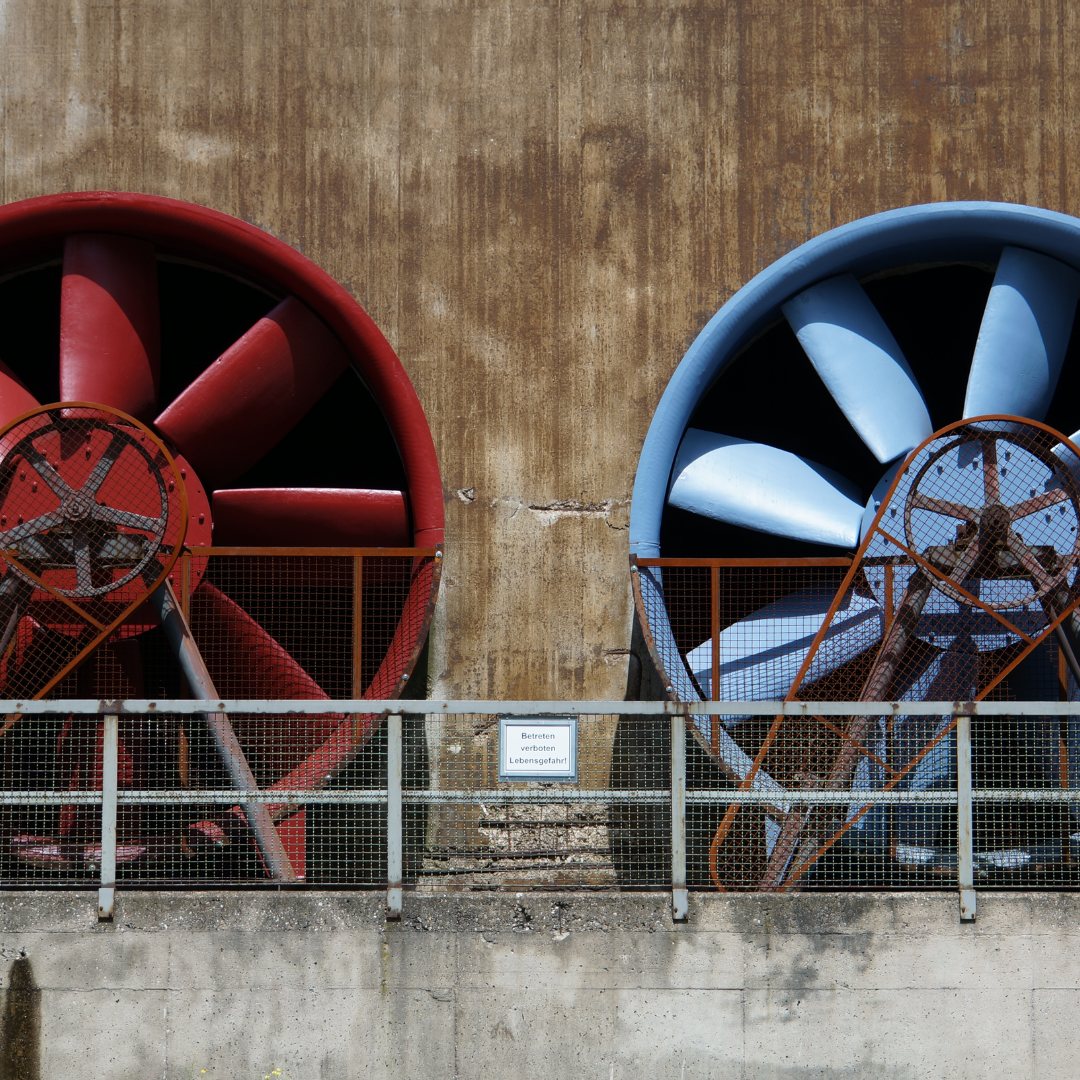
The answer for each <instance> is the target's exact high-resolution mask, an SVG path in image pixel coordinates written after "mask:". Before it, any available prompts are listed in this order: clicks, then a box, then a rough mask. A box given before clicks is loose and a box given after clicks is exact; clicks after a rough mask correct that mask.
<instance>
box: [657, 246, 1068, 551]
mask: <svg viewBox="0 0 1080 1080" xmlns="http://www.w3.org/2000/svg"><path fill="white" fill-rule="evenodd" d="M992 284H993V272H992V271H990V270H988V269H984V268H981V267H975V266H967V265H950V266H939V267H933V268H929V269H919V270H913V271H910V272H898V273H893V274H889V275H887V276H882V277H878V278H875V279H873V280H869V281H866V282H864V288H865V289H866V292H867V294H868V295H869V297H870V299H871V300H872V301H873V302H874V304H875V306H876V307H877V309H878V311H879V312H880V313H881V316H882V318H883V319H884V320H885V322H886V324H887V325H888V327H889V329H890V330H891V331H892V333H893V335H894V336H895V338H896V341H897V343H898V344H899V346H900V348H901V349H902V350H903V352H904V355H905V356H906V357H907V359H908V362H909V363H910V364H911V367H912V370H913V371H914V373H915V376H916V378H917V379H918V382H919V386H920V387H921V389H922V392H923V395H924V397H925V399H926V404H927V407H928V409H929V411H930V418H931V420H932V422H933V425H934V429H935V430H937V429H939V428H941V427H943V426H945V425H946V424H948V423H950V422H952V421H954V420H958V419H959V418H960V416H961V414H962V412H963V404H964V394H965V389H966V385H967V377H968V369H969V367H970V363H971V356H972V353H973V352H974V349H975V342H976V340H977V338H978V335H979V323H980V321H981V319H982V314H983V308H984V307H985V304H986V298H987V295H988V294H989V291H990V286H991V285H992ZM1078 402H1080V335H1077V333H1076V330H1075V327H1074V330H1073V335H1072V338H1071V340H1070V342H1069V350H1068V353H1067V355H1066V358H1065V364H1064V367H1063V370H1062V374H1061V379H1060V381H1059V383H1058V387H1057V392H1056V394H1055V396H1054V400H1053V403H1052V405H1051V407H1050V411H1049V414H1048V415H1047V417H1046V423H1048V424H1049V425H1050V426H1051V427H1054V428H1056V429H1057V430H1059V431H1062V432H1063V433H1064V434H1066V435H1068V434H1071V433H1072V432H1073V431H1075V430H1076V429H1077V428H1078V427H1080V405H1078V404H1077V403H1078ZM690 426H691V427H696V428H702V429H704V430H707V431H716V432H721V433H723V434H725V435H734V436H736V437H738V438H742V439H749V440H752V441H755V442H762V443H767V444H769V445H772V446H778V447H780V448H781V449H784V450H790V451H791V452H792V453H796V454H801V455H803V456H805V457H808V458H810V459H811V460H814V461H817V462H819V463H820V464H822V465H825V466H828V467H829V468H831V469H834V470H835V471H836V472H838V473H840V474H841V475H842V476H844V477H846V478H847V479H848V480H850V481H852V482H853V483H854V484H856V485H857V486H858V487H859V488H860V489H861V491H862V494H863V498H868V497H869V495H870V492H871V491H872V490H873V488H874V485H875V484H876V483H877V482H878V481H879V480H880V479H881V477H882V474H883V473H884V471H885V469H884V467H883V466H882V465H881V464H880V463H879V462H878V461H877V460H876V459H875V458H874V456H873V455H872V454H871V453H870V451H869V450H868V449H867V448H866V447H865V446H864V445H863V443H862V441H861V440H860V439H859V437H858V436H857V435H856V434H855V431H854V429H853V428H852V427H851V425H850V424H849V423H848V422H847V420H846V419H845V418H844V415H843V414H842V413H841V411H840V409H839V407H838V406H837V405H836V403H835V402H834V401H833V399H832V398H831V397H830V396H829V393H828V391H827V390H826V389H825V387H824V385H823V384H822V382H821V380H820V379H819V378H818V376H817V374H816V372H815V371H814V369H813V367H812V365H811V363H810V361H809V360H808V359H807V357H806V354H805V353H804V352H803V351H802V349H801V348H800V346H799V343H798V341H797V339H796V337H795V334H794V332H793V331H792V330H791V328H790V327H789V326H788V324H787V322H786V320H784V319H781V320H779V321H778V322H777V323H775V324H774V325H773V326H771V327H770V328H769V329H768V330H766V331H765V332H764V333H763V334H761V335H760V336H759V337H758V338H756V339H755V340H754V341H753V342H751V344H750V345H748V346H747V347H746V348H745V349H744V350H743V351H742V353H740V354H739V356H737V357H736V358H735V359H734V360H733V361H732V362H731V363H730V364H729V365H728V366H727V367H726V368H725V370H724V372H723V373H722V374H721V375H720V377H719V378H718V379H717V380H716V382H715V383H714V384H713V386H712V387H711V389H710V390H709V391H708V393H706V394H705V396H704V397H703V398H702V400H701V402H700V403H699V405H698V407H697V409H696V410H695V412H694V415H693V418H692V419H691V421H690ZM661 551H662V553H663V555H664V556H665V557H676V558H677V557H684V558H686V557H706V556H711V557H724V558H777V557H788V558H793V557H802V556H822V555H832V554H837V555H839V554H847V552H845V551H842V550H835V549H830V548H826V547H823V546H820V545H817V544H807V543H801V542H797V541H792V540H785V539H783V538H781V537H773V536H767V535H765V534H763V533H757V532H753V531H751V530H749V529H741V528H738V527H736V526H732V525H726V524H722V523H720V522H715V521H709V520H708V519H706V518H703V517H699V516H698V515H696V514H691V513H688V512H687V511H683V510H677V509H675V508H673V507H668V508H667V509H666V510H665V512H664V521H663V526H662V529H661Z"/></svg>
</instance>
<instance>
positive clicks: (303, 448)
mask: <svg viewBox="0 0 1080 1080" xmlns="http://www.w3.org/2000/svg"><path fill="white" fill-rule="evenodd" d="M60 280H61V270H60V266H59V264H52V265H48V266H43V267H39V268H37V269H33V270H29V271H27V272H25V273H21V274H18V275H16V276H13V277H10V278H8V279H7V280H6V281H3V282H0V320H2V323H3V326H4V351H3V354H2V355H0V360H3V362H4V363H5V364H7V365H8V367H10V368H11V369H12V371H14V372H15V374H16V375H18V376H19V378H20V379H22V380H23V382H25V383H26V385H27V386H28V387H29V389H30V390H31V391H32V392H33V394H34V396H35V397H36V398H37V399H38V401H41V402H52V401H59V400H60V385H59V370H60V368H59V349H60ZM158 287H159V293H160V304H161V394H160V404H159V407H160V408H161V409H164V408H165V407H166V406H167V405H168V404H169V403H170V402H171V401H173V399H174V398H176V396H177V395H178V394H179V393H180V392H181V391H182V390H183V389H184V388H185V387H186V386H188V385H189V384H190V383H191V382H192V381H193V380H194V379H195V378H196V377H197V376H198V375H199V374H200V373H201V372H202V371H203V370H205V369H206V368H207V367H209V365H210V364H212V363H213V362H214V360H216V359H217V357H218V356H220V355H221V353H222V352H224V351H225V349H227V348H228V347H229V346H230V345H231V344H232V343H233V342H234V341H235V340H236V339H237V338H238V337H240V336H241V335H242V334H243V333H244V332H245V331H246V330H248V329H249V328H250V327H251V326H252V325H253V324H254V323H255V322H257V321H258V320H259V319H260V318H262V317H263V316H264V315H266V314H267V312H269V311H270V310H271V309H272V308H273V307H274V305H275V304H276V303H277V300H276V299H275V298H274V297H272V296H270V295H269V294H267V293H266V292H264V291H263V290H261V289H257V288H255V287H254V286H251V285H248V284H246V283H245V282H243V281H240V280H238V279H237V278H235V277H232V276H230V275H226V274H221V273H218V272H216V271H214V270H210V269H208V268H205V267H202V266H193V265H191V264H189V263H178V262H171V261H167V260H159V261H158ZM231 486H233V487H239V488H247V487H358V488H390V489H398V490H404V488H405V472H404V468H403V467H402V464H401V458H400V455H399V454H398V452H397V447H396V446H395V444H394V439H393V436H392V434H391V432H390V428H389V426H388V425H387V423H386V420H385V418H384V417H383V414H382V411H381V410H380V408H379V406H378V404H377V403H376V401H375V399H374V397H373V396H372V395H371V393H370V392H369V391H368V389H367V388H366V387H365V386H364V384H363V382H362V381H361V379H360V377H359V375H358V374H357V373H356V371H355V370H354V369H351V368H350V369H349V370H347V371H346V372H345V373H344V374H343V375H342V376H341V377H340V378H339V379H338V380H337V382H336V383H334V385H333V386H332V387H331V388H330V390H329V391H328V392H327V393H326V394H324V395H323V397H322V399H321V400H320V401H319V402H318V403H317V404H316V405H315V407H314V408H313V409H312V410H311V411H310V412H309V413H308V414H307V416H305V417H304V418H303V419H302V420H301V421H300V422H299V423H298V424H297V425H296V427H294V428H293V429H292V431H291V432H289V434H288V435H286V436H285V438H283V439H282V440H281V442H280V443H278V445H277V446H276V447H274V449H273V450H271V451H270V452H269V453H268V454H267V455H266V456H265V457H264V458H263V459H262V460H261V461H259V462H257V463H256V464H255V465H254V466H253V467H252V468H251V469H249V470H248V472H246V473H245V474H244V475H243V476H241V477H238V478H237V480H236V481H235V482H234V483H233V484H232V485H231Z"/></svg>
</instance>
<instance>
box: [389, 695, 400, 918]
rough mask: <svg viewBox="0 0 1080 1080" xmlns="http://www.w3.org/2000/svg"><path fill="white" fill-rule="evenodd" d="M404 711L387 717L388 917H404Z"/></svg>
mask: <svg viewBox="0 0 1080 1080" xmlns="http://www.w3.org/2000/svg"><path fill="white" fill-rule="evenodd" d="M401 759H402V739H401V714H400V713H391V715H390V716H389V717H388V718H387V746H386V917H387V918H388V919H400V918H401V882H402V878H403V877H404V874H403V872H402V835H401V833H402V821H401Z"/></svg>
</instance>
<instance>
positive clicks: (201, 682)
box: [150, 580, 297, 882]
mask: <svg viewBox="0 0 1080 1080" xmlns="http://www.w3.org/2000/svg"><path fill="white" fill-rule="evenodd" d="M150 599H151V600H152V601H153V604H154V608H155V610H156V611H157V613H158V617H159V618H160V619H161V625H162V627H163V628H164V630H165V636H166V637H167V638H168V639H169V644H170V645H171V646H172V647H173V650H174V651H175V653H176V658H177V660H178V662H179V664H180V670H181V671H182V672H183V674H184V678H186V679H187V681H188V686H190V687H191V691H192V693H194V694H196V695H198V696H199V697H201V698H208V699H210V700H213V699H214V698H216V697H217V696H218V694H217V690H216V688H215V687H214V683H213V680H212V679H211V678H210V672H209V671H208V670H207V668H206V664H205V663H204V662H203V658H202V655H201V654H200V652H199V648H198V646H197V645H196V644H195V639H194V638H193V637H192V636H191V629H190V627H189V626H188V624H187V620H186V619H185V618H184V615H183V612H182V611H181V610H180V604H179V603H178V602H177V599H176V596H175V595H174V593H173V591H172V586H171V585H170V584H169V582H168V580H166V581H165V582H164V584H162V585H160V586H159V587H158V588H157V589H156V590H155V591H154V592H153V593H151V595H150ZM204 719H205V721H206V726H207V727H208V728H209V729H210V734H211V736H212V737H213V739H214V745H215V746H216V747H217V751H218V754H219V755H220V757H221V760H222V763H223V764H224V766H225V768H226V770H227V772H228V774H229V779H230V780H231V781H232V785H233V787H234V788H236V789H237V790H238V791H254V790H255V789H256V788H257V786H258V785H257V784H256V783H255V774H254V773H253V772H252V771H251V766H250V765H249V764H248V760H247V757H246V755H245V754H244V750H243V747H241V745H240V740H239V739H238V738H237V737H236V732H235V731H234V730H233V726H232V724H231V723H230V722H229V718H228V717H227V716H226V715H225V714H224V713H218V712H213V713H211V712H208V713H205V714H204ZM243 811H244V817H245V818H247V823H248V827H249V828H250V829H251V832H252V835H253V836H254V837H255V845H256V847H258V849H259V854H260V855H261V856H262V860H263V862H264V863H265V864H266V869H267V870H268V871H269V873H270V876H271V877H272V878H273V879H274V880H275V881H283V882H285V881H287V882H295V881H296V880H297V878H296V873H295V871H294V870H293V868H292V863H291V862H290V861H289V853H288V852H287V851H286V850H285V845H284V844H283V843H282V842H281V836H280V835H279V834H278V831H277V829H276V828H275V827H274V819H273V817H272V816H271V814H270V809H269V807H267V806H265V805H263V804H262V803H255V802H246V803H244V804H243Z"/></svg>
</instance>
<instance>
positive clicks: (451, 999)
mask: <svg viewBox="0 0 1080 1080" xmlns="http://www.w3.org/2000/svg"><path fill="white" fill-rule="evenodd" d="M93 900H94V897H92V896H91V895H89V894H78V895H72V894H37V895H32V894H20V895H12V894H8V895H7V896H4V897H2V898H0V957H2V970H3V987H4V993H3V995H2V1009H0V1080H7V1078H14V1077H26V1078H31V1077H39V1076H40V1077H45V1078H50V1080H51V1078H74V1077H82V1076H86V1077H102V1078H110V1080H121V1078H124V1080H127V1078H131V1080H147V1078H151V1077H165V1078H170V1080H171V1078H181V1077H189V1076H193V1077H197V1078H202V1077H206V1078H207V1080H234V1078H236V1080H241V1078H243V1080H246V1078H251V1080H262V1078H263V1077H265V1076H267V1075H268V1074H271V1075H274V1074H273V1073H272V1070H273V1069H275V1068H276V1069H280V1070H281V1073H280V1074H278V1075H280V1076H281V1077H282V1078H287V1077H292V1078H293V1080H314V1078H321V1080H337V1078H342V1080H344V1078H349V1080H353V1078H357V1077H369V1076H370V1077H408V1078H410V1080H421V1078H422V1080H429V1078H430V1080H441V1078H447V1080H449V1078H452V1077H490V1078H500V1080H502V1078H522V1080H525V1078H530V1080H531V1078H537V1080H547V1078H556V1077H558V1078H562V1077H565V1078H568V1080H569V1078H583V1077H589V1078H592V1077H596V1078H598V1080H612V1078H615V1077H649V1078H650V1080H669V1078H670V1080H691V1078H694V1080H697V1078H705V1077H714V1078H724V1080H736V1078H746V1080H750V1078H753V1080H758V1078H761V1080H764V1078H766V1077H767V1078H770V1080H773V1078H776V1080H787V1078H790V1077H800V1078H801V1077H815V1078H828V1080H839V1078H849V1077H850V1078H852V1080H854V1078H869V1077H890V1078H891V1077H896V1078H900V1077H904V1078H909V1077H953V1078H958V1077H972V1078H976V1077H977V1078H980V1080H986V1078H988V1077H1008V1078H1009V1080H1020V1078H1024V1077H1034V1076H1036V1075H1037V1076H1039V1077H1058V1076H1060V1077H1066V1076H1068V1077H1073V1076H1076V1075H1077V1068H1076V1064H1075V1051H1074V1042H1075V1017H1076V1013H1077V1009H1078V1006H1080V994H1078V989H1077V988H1078V982H1080V948H1078V946H1080V931H1078V928H1077V927H1078V921H1080V920H1078V916H1080V897H1076V896H1070V895H1065V894H1038V895H1036V894H1014V895H1002V894H997V895H994V894H986V893H984V894H982V895H981V896H980V897H979V920H978V922H977V923H976V924H975V925H971V924H965V925H961V924H960V923H959V922H958V919H957V903H956V898H955V896H954V895H952V894H921V895H920V894H894V895H882V894H874V895H871V894H855V895H846V896H843V895H821V896H793V897H757V896H715V895H708V896H704V895H702V896H693V897H692V898H691V906H690V921H689V923H688V924H686V925H681V926H675V925H673V924H672V923H671V921H670V919H669V917H668V901H667V898H666V897H665V896H663V895H641V894H638V895H622V896H613V895H594V896H582V895H580V894H550V893H549V894H524V895H519V896H515V895H514V894H500V895H489V896H477V895H475V894H473V895H465V894H457V895H445V894H444V895H440V896H417V895H415V894H410V895H407V896H406V905H405V918H404V919H403V920H402V922H401V923H399V924H387V923H386V922H385V921H384V918H383V911H382V898H381V897H380V896H379V895H378V894H371V893H363V894H357V893H293V894H270V893H267V894H260V895H257V896H253V895H251V894H239V893H231V894H210V893H186V894H169V893H142V894H138V893H131V894H124V895H122V896H121V898H120V899H119V901H118V912H117V917H116V920H115V922H114V923H113V924H111V925H107V924H103V925H98V923H97V922H96V919H95V915H94V911H93ZM204 1070H205V1072H204ZM275 1080H276V1077H275Z"/></svg>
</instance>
